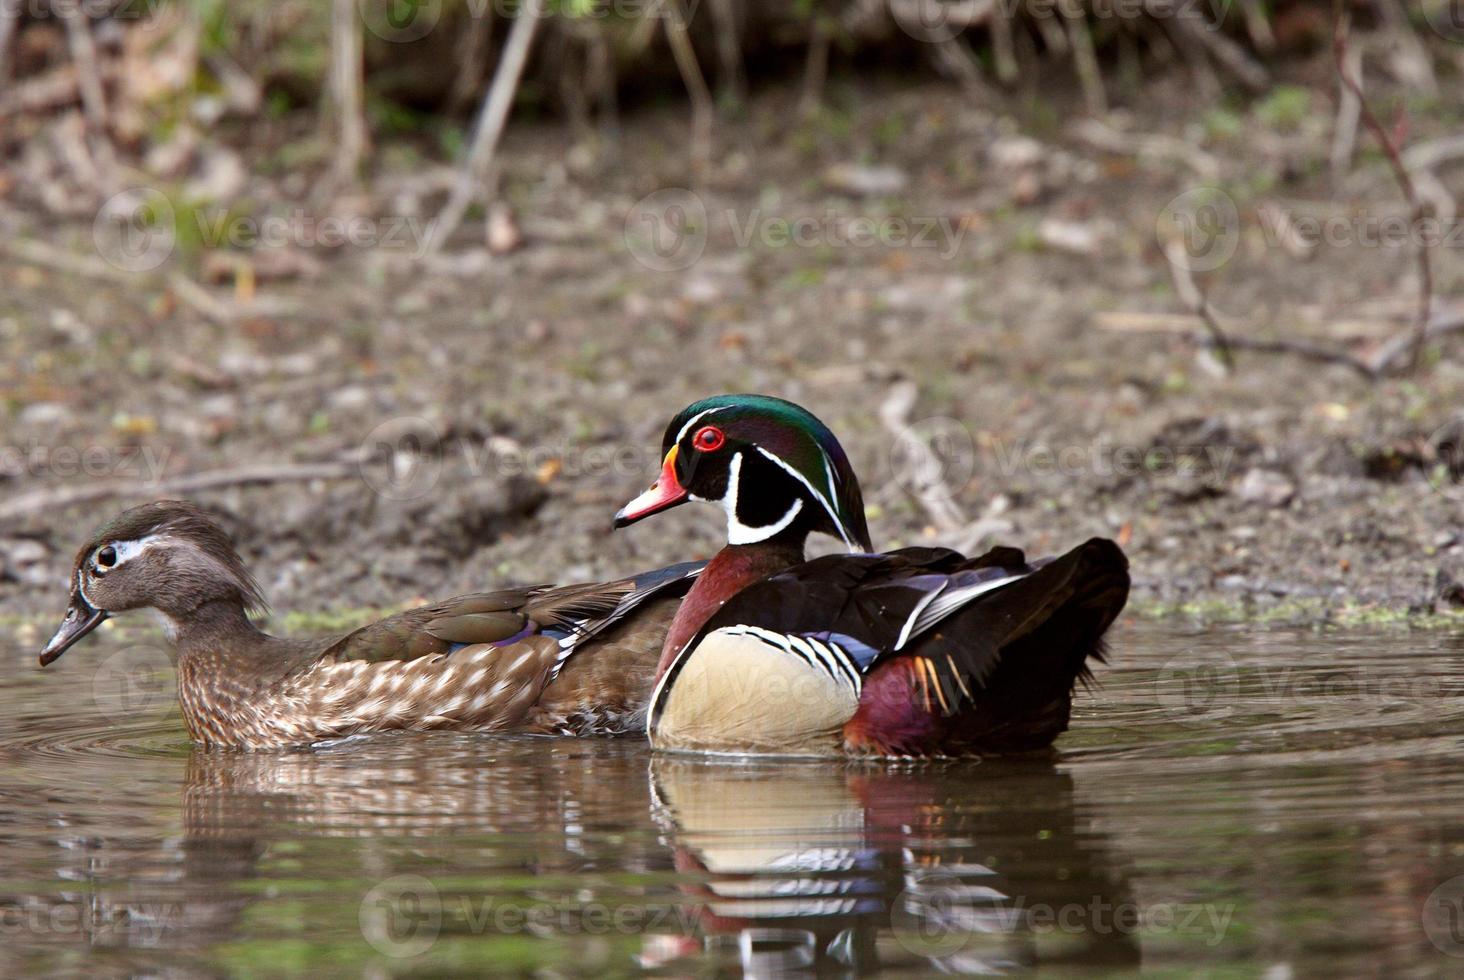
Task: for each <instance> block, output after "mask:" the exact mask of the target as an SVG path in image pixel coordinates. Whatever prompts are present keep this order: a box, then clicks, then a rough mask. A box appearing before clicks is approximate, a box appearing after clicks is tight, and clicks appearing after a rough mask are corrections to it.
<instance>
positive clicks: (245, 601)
mask: <svg viewBox="0 0 1464 980" xmlns="http://www.w3.org/2000/svg"><path fill="white" fill-rule="evenodd" d="M213 602H224V603H229V604H232V605H237V606H238V607H239V608H240V609H241V610H243V611H246V612H252V611H258V610H262V609H264V608H265V601H264V596H263V594H262V593H261V592H260V590H259V585H258V584H257V583H256V582H255V581H254V577H253V576H252V575H250V574H249V570H248V569H247V568H245V567H244V563H243V561H242V560H240V558H239V555H238V553H237V552H236V551H235V550H234V545H233V542H232V541H230V539H229V536H228V535H227V534H226V533H224V530H223V529H222V528H221V527H219V526H218V524H216V523H215V522H214V521H213V520H212V519H211V518H210V517H209V516H208V515H207V514H205V513H204V512H203V511H202V510H200V509H199V508H197V507H195V506H193V505H192V504H188V503H184V502H183V501H180V500H159V501H155V502H154V503H150V504H143V505H142V506H140V507H133V508H132V509H130V510H126V511H123V512H122V513H121V514H120V515H118V516H117V517H116V518H115V519H113V520H112V521H111V522H109V523H108V524H106V525H105V526H104V527H102V528H101V529H100V530H98V531H97V533H96V534H95V535H94V536H93V537H92V539H91V541H89V542H88V543H87V544H86V545H85V546H84V547H83V548H82V549H81V551H79V552H77V555H76V561H75V563H74V564H73V565H72V568H71V606H70V608H69V609H68V610H67V612H66V618H65V619H64V620H63V621H62V623H61V627H60V629H58V630H57V631H56V635H55V636H53V637H51V642H50V643H47V644H46V648H45V649H44V650H43V651H41V665H42V666H45V665H46V664H49V663H51V662H52V661H53V660H55V659H56V658H57V657H59V656H61V654H63V653H65V652H66V651H67V650H69V649H70V648H71V647H72V645H73V644H75V643H76V642H77V641H78V640H80V639H81V638H82V637H84V636H86V635H87V634H88V633H90V632H91V631H92V630H94V629H96V628H97V627H98V626H99V625H101V623H102V621H103V620H105V619H106V618H107V617H108V616H110V615H111V614H112V613H118V612H123V611H125V610H128V609H148V608H150V609H156V610H157V611H158V612H159V613H161V614H162V616H163V619H164V622H165V624H175V623H178V622H180V621H181V620H183V619H184V618H186V617H187V616H188V615H189V614H191V613H193V612H194V611H195V610H197V609H198V608H199V607H200V606H203V605H205V604H208V603H213Z"/></svg>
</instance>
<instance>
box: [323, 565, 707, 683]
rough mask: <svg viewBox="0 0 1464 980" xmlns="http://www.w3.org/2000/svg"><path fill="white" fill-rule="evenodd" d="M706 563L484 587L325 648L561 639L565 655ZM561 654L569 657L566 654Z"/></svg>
mask: <svg viewBox="0 0 1464 980" xmlns="http://www.w3.org/2000/svg"><path fill="white" fill-rule="evenodd" d="M703 567H704V563H702V562H686V563H683V564H680V565H672V566H669V567H667V568H661V569H656V570H654V571H650V572H645V573H643V574H641V575H637V576H633V577H631V578H626V579H620V580H617V581H614V582H599V583H591V584H585V585H566V586H548V585H540V586H531V587H527V588H517V589H501V590H499V591H496V592H478V593H473V594H471V595H462V596H456V597H454V598H451V599H446V600H443V601H441V602H436V603H432V604H430V605H426V606H420V607H418V608H416V609H408V610H406V611H404V612H400V613H397V614H396V615H395V616H389V617H387V618H386V619H382V620H380V621H378V622H375V623H371V624H369V625H367V626H363V627H361V628H360V629H358V630H355V631H353V632H351V633H348V634H346V635H345V636H343V637H341V638H340V639H339V640H337V641H336V642H335V643H334V644H332V645H331V646H330V647H329V648H328V649H326V650H325V651H324V652H323V653H322V655H321V656H322V657H329V658H333V659H335V660H337V661H352V660H364V661H373V662H375V661H386V660H415V659H417V658H419V657H427V656H433V655H437V654H451V653H453V652H454V651H456V650H459V649H461V648H463V647H465V646H475V645H479V644H491V645H498V646H508V645H511V644H513V643H516V642H518V641H519V640H522V639H525V638H527V637H530V636H550V637H553V638H554V639H556V640H558V641H559V644H560V647H561V650H562V653H563V656H564V657H567V656H568V655H569V653H570V652H572V651H573V649H574V648H575V647H576V646H577V645H579V644H580V643H581V642H583V641H584V640H585V639H587V638H589V637H593V636H596V635H598V634H600V633H602V632H604V631H605V630H607V629H609V628H611V627H612V626H614V625H616V624H618V623H620V622H622V621H624V620H625V618H626V617H627V616H629V615H630V613H632V612H633V611H634V610H635V609H636V608H638V607H640V606H641V605H642V604H644V603H645V602H647V601H648V600H650V599H652V598H655V597H659V596H664V595H670V594H674V593H675V592H676V591H677V590H678V589H679V590H681V591H684V590H685V589H686V588H688V587H689V586H690V583H691V581H692V580H693V579H694V578H695V577H696V575H697V574H699V573H700V571H701V569H702V568H703ZM561 659H562V658H561Z"/></svg>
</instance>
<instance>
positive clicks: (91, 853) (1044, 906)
mask: <svg viewBox="0 0 1464 980" xmlns="http://www.w3.org/2000/svg"><path fill="white" fill-rule="evenodd" d="M22 639H24V641H25V642H21V640H22ZM1113 641H1114V642H1113V649H1114V655H1113V657H1112V661H1113V663H1112V666H1111V667H1109V668H1106V669H1102V670H1100V684H1099V686H1098V687H1097V688H1096V689H1095V690H1094V691H1093V692H1092V693H1091V694H1089V695H1086V696H1083V697H1081V698H1080V701H1079V708H1078V710H1077V712H1076V716H1075V718H1074V723H1073V730H1072V731H1071V732H1069V733H1068V735H1066V736H1065V737H1064V738H1063V739H1062V740H1061V742H1060V743H1059V744H1060V747H1061V751H1060V752H1059V753H1058V754H1057V755H1056V756H1055V757H1054V758H1052V759H1051V760H1030V759H1028V760H1019V761H1018V760H1012V761H1003V762H991V761H987V762H981V763H940V764H925V765H905V766H894V765H870V764H861V765H846V764H829V763H823V764H809V763H794V762H781V763H742V764H735V763H727V762H706V761H697V760H694V759H689V758H672V757H656V756H653V754H652V753H650V752H648V751H647V750H646V748H645V746H644V745H642V744H637V743H635V742H634V741H630V740H623V741H579V742H576V741H557V740H536V739H524V738H509V739H493V738H479V737H459V736H425V737H418V736H401V737H395V736H387V737H380V738H375V739H366V740H359V741H355V742H348V743H345V744H341V745H337V746H334V747H328V748H323V749H314V750H308V751H293V752H283V753H254V754H241V753H229V752H217V751H202V750H195V749H193V748H191V747H190V745H189V744H188V742H187V740H186V738H185V736H184V735H183V732H182V728H181V723H180V720H179V718H178V714H177V709H176V706H175V703H174V700H173V690H172V687H171V685H172V677H171V671H170V667H169V663H168V660H167V657H166V655H165V654H164V653H163V651H162V650H161V649H160V648H159V647H158V646H157V645H156V644H157V643H158V642H159V641H158V640H157V639H156V638H154V637H152V636H151V635H150V634H147V633H143V632H137V633H127V632H123V631H118V630H112V631H103V632H102V633H100V634H99V635H98V636H95V637H93V638H92V639H91V640H90V641H88V642H87V643H85V644H83V645H82V646H80V647H78V648H77V649H76V650H73V651H72V652H71V653H70V654H69V655H68V656H67V658H66V659H65V660H63V661H61V662H59V663H58V664H57V665H55V666H54V667H52V668H49V669H48V670H46V671H40V670H38V669H36V668H35V667H34V654H35V649H34V648H35V647H36V646H37V645H38V642H39V640H38V639H33V638H32V637H30V636H25V637H16V636H9V637H5V636H0V650H3V651H4V654H5V655H6V656H7V657H8V661H7V662H8V664H9V669H8V670H7V671H6V676H5V679H4V681H3V682H0V972H3V973H5V974H7V975H8V974H13V973H30V974H35V973H45V974H51V975H57V974H60V975H65V974H85V975H89V976H94V975H99V974H100V975H128V974H139V973H142V974H161V973H168V974H170V975H172V974H179V975H190V974H193V973H205V974H209V975H231V974H245V975H267V976H279V975H284V974H295V973H298V974H308V975H311V976H322V975H359V974H362V973H366V974H369V975H371V976H395V975H409V974H411V975H441V974H445V973H464V974H473V975H482V974H485V973H495V974H503V973H509V974H529V973H538V974H540V975H543V974H548V975H583V974H590V975H597V976H614V975H622V974H633V973H640V972H646V971H650V972H653V973H655V974H659V975H667V976H684V975H720V974H728V975H731V974H736V973H738V972H747V973H755V974H758V975H762V976H776V975H796V974H798V973H800V972H803V971H817V972H820V973H822V974H825V975H839V974H843V973H850V974H852V973H854V972H874V971H876V970H878V971H883V972H884V973H885V974H887V975H891V976H902V975H904V976H924V975H929V974H930V973H932V972H935V971H941V972H948V973H1013V974H1020V973H1023V972H1027V971H1033V970H1041V971H1042V972H1043V973H1044V975H1046V974H1054V975H1062V974H1064V973H1066V974H1069V975H1073V976H1079V975H1081V976H1092V975H1125V974H1129V973H1132V972H1135V971H1137V970H1138V969H1139V968H1143V969H1144V970H1145V971H1146V972H1157V973H1160V974H1163V973H1172V974H1175V975H1189V974H1191V973H1193V972H1195V971H1197V970H1203V971H1204V972H1206V973H1207V974H1209V975H1239V976H1255V975H1262V974H1264V975H1265V976H1267V977H1275V978H1283V977H1288V976H1293V975H1296V976H1304V975H1313V974H1317V973H1321V972H1327V973H1331V974H1335V975H1342V976H1351V975H1358V974H1369V975H1388V976H1435V975H1437V976H1443V975H1458V974H1459V973H1460V972H1461V971H1464V765H1461V756H1464V751H1461V750H1464V637H1460V636H1454V635H1445V634H1438V633H1409V632H1403V631H1396V632H1379V633H1369V632H1351V631H1335V630H1326V631H1295V630H1259V629H1255V628H1247V629H1240V628H1222V629H1214V628H1207V629H1203V630H1202V629H1198V628H1193V627H1189V626H1184V625H1176V624H1173V623H1168V624H1165V623H1143V622H1141V623H1124V624H1121V625H1120V627H1119V628H1118V629H1117V630H1116V631H1115V634H1114V636H1113Z"/></svg>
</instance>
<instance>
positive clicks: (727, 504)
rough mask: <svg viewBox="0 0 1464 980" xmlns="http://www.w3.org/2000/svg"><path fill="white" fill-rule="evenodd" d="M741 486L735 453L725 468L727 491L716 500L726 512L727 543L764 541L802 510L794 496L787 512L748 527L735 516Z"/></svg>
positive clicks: (781, 529) (739, 460)
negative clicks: (757, 525)
mask: <svg viewBox="0 0 1464 980" xmlns="http://www.w3.org/2000/svg"><path fill="white" fill-rule="evenodd" d="M741 487H742V454H741V453H737V454H736V455H734V456H733V457H732V465H731V466H730V467H728V469H727V492H726V493H725V494H723V495H722V499H721V500H720V501H718V502H719V503H720V504H721V505H722V509H723V510H724V511H726V512H727V543H728V544H755V543H757V542H758V541H766V540H767V539H768V538H771V537H772V536H773V535H775V534H778V533H780V532H782V531H784V530H786V529H787V527H788V525H789V524H792V523H793V521H794V519H795V518H797V516H798V515H799V513H801V512H802V510H803V501H802V500H801V499H798V498H795V499H794V500H793V506H792V507H789V508H788V512H787V513H786V514H784V515H783V516H782V517H780V518H778V519H777V520H776V521H774V522H773V523H771V524H765V525H763V526H761V527H750V526H748V525H746V524H743V523H742V521H741V519H740V518H738V516H737V496H738V493H739V492H740V491H741Z"/></svg>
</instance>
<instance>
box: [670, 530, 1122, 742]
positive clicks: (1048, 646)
mask: <svg viewBox="0 0 1464 980" xmlns="http://www.w3.org/2000/svg"><path fill="white" fill-rule="evenodd" d="M1127 595H1128V563H1127V561H1126V559H1125V558H1124V556H1123V553H1122V551H1121V550H1119V548H1118V546H1117V545H1115V544H1114V543H1113V542H1111V541H1106V540H1102V539H1096V538H1095V539H1093V540H1091V541H1089V542H1087V543H1085V544H1083V545H1081V546H1079V547H1078V548H1075V549H1073V550H1072V551H1070V552H1068V553H1067V554H1066V555H1063V556H1061V557H1059V558H1056V559H1051V560H1047V561H1043V562H1038V563H1034V564H1028V563H1027V562H1026V561H1025V558H1024V556H1023V555H1022V553H1021V552H1020V551H1017V550H1016V549H1012V548H998V549H994V550H993V551H991V552H988V553H987V554H984V555H981V556H979V557H977V558H965V557H963V556H961V555H959V554H958V553H956V552H953V551H948V550H945V549H933V548H907V549H903V550H901V551H894V552H890V553H888V554H884V555H831V556H828V557H825V558H819V559H815V560H813V561H810V562H805V563H803V564H801V565H798V566H795V567H794V568H791V569H788V570H787V571H784V572H781V573H779V574H777V575H773V576H770V577H769V578H767V579H764V580H763V581H761V582H758V583H756V584H754V585H752V586H749V587H748V588H747V589H744V590H743V591H742V592H740V593H738V594H737V595H736V596H734V597H733V598H732V599H730V600H728V602H727V603H726V604H725V605H724V606H723V607H722V608H721V609H720V610H719V611H718V612H717V613H716V614H715V615H714V616H712V617H711V619H710V620H708V622H707V624H706V625H705V626H704V627H703V629H702V630H701V632H700V633H699V634H698V635H697V636H696V637H694V638H693V639H692V641H691V642H690V643H688V644H687V646H686V647H685V648H684V649H683V650H682V651H681V652H680V654H679V655H678V656H677V658H676V660H674V661H673V662H672V664H671V666H670V668H668V670H667V671H666V675H665V676H664V677H663V678H662V680H661V683H660V684H659V686H658V688H657V691H656V697H655V700H654V702H653V704H652V709H651V720H650V723H651V727H652V729H653V730H654V728H655V726H656V725H657V723H658V721H659V718H660V712H661V711H662V709H663V707H664V705H665V704H666V701H667V698H668V696H669V694H670V692H671V691H672V690H673V689H674V687H675V684H676V675H677V673H678V672H679V671H681V670H682V669H683V668H684V667H685V665H686V664H687V663H688V661H689V659H690V657H691V656H692V655H693V654H694V653H695V651H696V648H697V647H698V645H700V644H701V643H702V642H703V641H704V640H706V639H707V638H708V637H711V636H713V634H718V639H719V640H720V641H723V642H725V641H727V640H729V639H731V640H733V641H734V642H735V643H736V644H739V645H741V646H742V647H744V648H745V649H744V651H743V652H744V654H746V653H750V652H751V651H752V650H753V648H760V649H763V650H764V653H766V652H767V651H772V652H773V654H774V655H785V656H786V657H790V658H795V659H796V660H798V661H801V664H798V665H797V669H798V670H799V671H801V672H806V673H807V675H808V676H809V677H811V678H815V679H818V678H819V677H820V674H821V675H822V681H821V683H822V684H823V685H824V686H825V687H826V688H827V689H828V697H827V698H824V699H822V700H821V701H820V704H821V705H822V706H823V707H824V708H826V710H825V711H824V712H823V714H822V715H821V716H820V718H821V720H822V722H823V723H824V724H828V723H829V722H830V721H831V720H833V719H835V716H837V717H842V718H844V719H845V722H846V723H847V724H848V726H849V728H850V730H846V732H845V738H846V740H850V739H852V740H854V741H861V740H864V741H865V742H867V744H868V745H869V746H872V747H873V748H874V749H877V750H879V751H881V752H883V753H885V754H905V753H913V752H920V751H939V750H942V748H943V746H942V745H941V744H939V743H941V742H943V741H944V740H947V739H951V738H956V739H957V741H958V742H959V741H961V740H962V737H960V736H959V732H958V731H956V730H958V729H961V728H965V727H967V720H968V719H969V717H970V716H971V715H972V713H973V712H976V713H979V714H981V716H982V717H983V718H988V717H989V718H990V720H991V721H992V722H994V723H998V722H999V723H1000V724H998V725H997V727H1001V726H1002V725H1006V726H1008V727H1010V726H1011V725H1014V724H1017V723H1018V722H1021V721H1022V720H1024V719H1025V718H1027V716H1029V715H1030V716H1032V718H1031V720H1032V721H1033V722H1034V725H1035V726H1036V727H1038V728H1040V729H1041V730H1042V734H1043V735H1045V737H1046V739H1047V741H1048V742H1050V741H1051V738H1052V737H1055V735H1056V734H1057V732H1058V731H1060V730H1061V728H1060V727H1058V728H1055V730H1054V726H1055V725H1057V724H1058V720H1057V719H1056V715H1053V714H1052V712H1053V710H1054V709H1053V708H1052V705H1053V703H1054V701H1058V702H1061V703H1062V704H1063V705H1065V704H1066V703H1067V700H1068V699H1069V698H1070V695H1071V691H1072V688H1073V685H1074V684H1075V683H1076V682H1077V680H1079V679H1080V678H1082V677H1084V676H1086V674H1087V666H1086V663H1087V659H1088V658H1089V657H1094V658H1099V659H1101V637H1102V634H1103V632H1104V630H1106V629H1107V628H1108V626H1109V625H1110V624H1111V623H1112V621H1113V619H1114V618H1115V617H1116V616H1117V615H1118V612H1119V611H1120V610H1121V609H1122V608H1123V605H1124V602H1125V600H1126V598H1127ZM714 645H715V644H714ZM1058 691H1060V692H1061V694H1060V695H1059V694H1057V693H1055V692H1058ZM754 693H756V692H754ZM754 701H756V698H754ZM838 706H843V707H838ZM756 708H757V705H756V704H755V703H753V702H749V705H748V709H749V710H756ZM835 709H837V710H835ZM841 712H842V713H841ZM1058 714H1060V715H1061V718H1060V723H1061V725H1062V726H1063V727H1065V725H1066V712H1065V710H1063V711H1060V712H1058ZM1038 716H1040V718H1039V717H1038ZM1049 716H1051V717H1049ZM1049 731H1050V734H1047V733H1048V732H1049ZM933 742H934V743H935V744H931V743H933Z"/></svg>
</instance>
